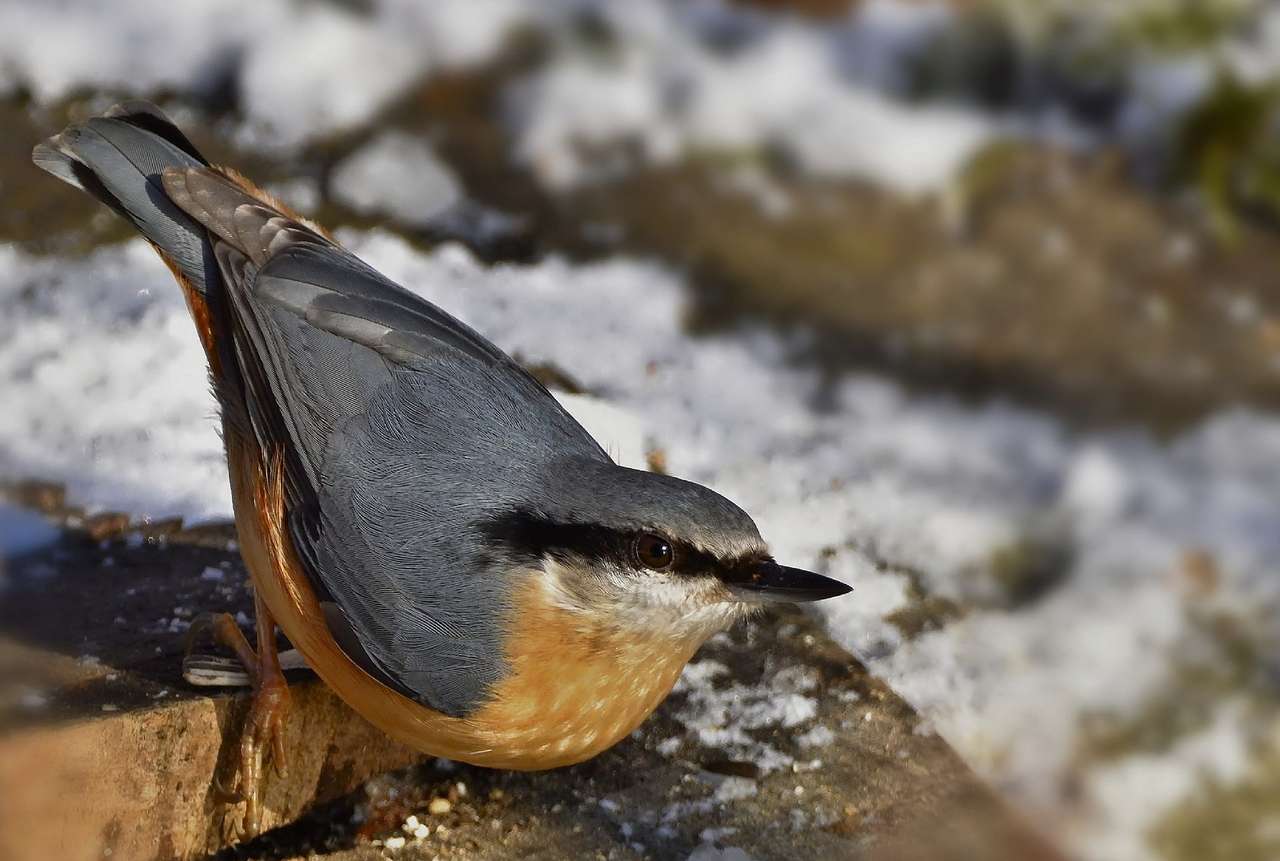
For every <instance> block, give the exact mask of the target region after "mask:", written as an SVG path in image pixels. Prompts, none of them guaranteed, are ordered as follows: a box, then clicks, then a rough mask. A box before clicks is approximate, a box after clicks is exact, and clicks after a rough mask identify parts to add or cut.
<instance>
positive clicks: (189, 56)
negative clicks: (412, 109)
mask: <svg viewBox="0 0 1280 861" xmlns="http://www.w3.org/2000/svg"><path fill="white" fill-rule="evenodd" d="M529 12H530V10H529V8H528V7H527V6H526V5H525V4H522V3H520V2H518V0H433V2H431V3H418V2H414V0H374V2H372V3H371V4H370V9H369V10H368V11H367V12H364V13H361V12H355V11H348V10H347V9H344V8H340V7H338V6H336V5H332V4H323V3H307V4H298V3H292V2H286V0H183V2H180V3H174V2H167V0H113V2H111V3H107V4H104V3H100V2H97V0H60V2H54V3H3V4H0V94H5V93H9V92H12V91H14V90H17V89H18V88H25V89H27V90H29V91H30V92H31V93H32V95H33V96H34V97H35V99H36V100H37V101H39V102H42V103H47V102H54V101H57V100H59V99H62V98H65V97H67V96H69V95H71V94H72V93H74V92H75V91H76V90H78V89H80V88H85V87H94V88H98V89H101V90H106V91H117V92H121V93H127V94H134V95H147V94H151V93H154V92H156V91H158V90H161V89H174V90H179V91H186V92H193V93H201V92H207V91H209V90H211V89H213V88H215V87H217V86H219V85H220V84H221V83H222V82H223V81H225V80H231V81H232V82H234V84H235V86H236V89H237V91H238V92H240V93H241V94H242V96H243V99H244V110H245V112H246V113H247V115H248V119H249V121H250V123H251V124H252V125H254V126H256V127H258V128H260V129H261V130H262V131H263V132H264V133H263V134H262V135H261V136H260V137H259V138H258V140H259V141H260V142H267V141H270V142H271V143H273V144H275V145H277V146H289V145H294V144H298V143H301V142H303V141H305V140H308V139H310V138H314V137H323V136H325V135H328V134H331V133H334V132H340V131H343V130H346V129H350V128H352V127H354V126H357V125H359V124H361V123H363V122H365V121H366V120H368V119H370V118H371V117H373V116H374V115H375V114H376V113H377V112H378V111H379V110H380V109H381V108H382V107H384V106H385V105H386V104H387V103H388V102H389V101H390V100H392V99H393V98H395V97H396V96H398V95H400V94H401V93H402V92H404V90H405V89H406V88H407V87H409V86H410V85H411V84H412V83H414V81H416V80H418V79H420V78H422V77H425V76H426V75H427V74H429V73H430V72H432V71H434V70H437V69H447V68H453V67H457V66H465V65H473V64H477V63H481V62H483V61H484V60H486V59H489V58H490V57H492V56H494V55H495V54H496V53H497V52H498V50H499V49H500V48H501V46H502V44H503V42H504V40H505V39H506V37H507V34H508V33H509V32H510V31H511V30H512V28H513V27H515V26H516V25H517V24H519V23H520V22H522V21H524V20H525V19H526V18H527V17H528V15H529Z"/></svg>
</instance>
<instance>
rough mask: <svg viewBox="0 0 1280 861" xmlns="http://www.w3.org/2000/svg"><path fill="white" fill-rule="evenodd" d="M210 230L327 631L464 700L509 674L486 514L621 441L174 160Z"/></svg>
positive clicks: (466, 707) (177, 189) (440, 703)
mask: <svg viewBox="0 0 1280 861" xmlns="http://www.w3.org/2000/svg"><path fill="white" fill-rule="evenodd" d="M165 187H166V190H167V192H168V193H169V194H170V196H171V197H172V198H173V199H174V200H175V202H176V203H178V205H179V206H180V207H182V209H183V210H184V211H186V212H187V213H188V214H190V215H191V216H192V217H193V218H195V219H196V220H197V221H199V222H200V223H201V224H203V225H204V226H205V227H206V228H207V229H208V230H209V231H210V232H211V233H212V234H213V235H214V236H215V239H214V243H213V245H214V254H215V257H216V258H217V261H218V266H219V270H220V272H221V275H222V278H223V281H224V283H225V286H226V292H227V297H228V305H229V306H230V311H231V313H230V316H231V318H232V319H233V321H234V354H235V359H236V363H237V366H238V368H239V371H240V376H241V377H242V378H243V380H244V390H245V392H244V395H243V397H242V398H241V399H240V400H241V401H242V402H243V403H242V405H240V406H237V407H235V410H236V411H237V412H238V413H239V414H238V415H233V416H230V417H229V418H228V420H229V421H235V422H240V423H242V424H243V426H244V427H243V430H244V431H245V432H246V433H251V434H253V435H254V436H255V437H256V438H257V440H258V442H259V443H260V444H261V445H263V446H264V447H269V448H268V450H280V451H283V452H284V454H285V462H284V466H285V471H286V476H285V479H286V480H285V487H286V497H287V500H286V502H287V505H288V508H289V512H288V516H289V521H290V529H291V533H292V536H293V539H294V543H295V546H296V548H297V550H298V554H299V557H300V559H301V560H302V562H303V565H304V566H305V567H306V569H307V573H308V575H309V576H310V577H311V579H312V581H313V583H315V585H316V587H317V590H318V591H319V592H320V594H321V596H322V598H323V599H324V601H325V608H326V613H327V615H328V617H329V621H330V627H331V630H333V631H334V634H335V637H336V638H337V639H338V641H339V643H340V644H342V645H343V647H344V648H345V649H346V650H347V651H348V653H349V654H351V656H352V657H353V658H354V659H356V660H357V662H359V663H362V664H363V665H365V667H366V668H367V669H369V671H370V672H372V673H373V674H374V675H376V676H378V677H379V678H381V679H382V680H383V681H384V682H386V683H388V684H390V685H392V686H393V687H396V688H397V689H399V690H400V691H402V692H404V693H406V694H407V695H409V696H411V697H413V698H415V699H417V700H419V701H420V702H423V703H425V704H427V705H430V706H431V707H433V708H435V709H438V710H440V711H443V712H445V713H448V714H453V715H462V714H466V713H467V712H469V711H470V710H472V709H473V708H475V707H476V706H478V705H479V704H480V703H481V702H483V700H484V698H485V695H486V694H487V692H488V690H489V689H490V687H491V686H492V685H493V684H494V683H496V682H497V681H498V680H499V679H500V678H501V677H502V675H503V673H504V669H505V668H504V664H503V658H502V649H501V646H502V643H501V637H502V626H503V624H504V620H505V618H506V612H507V609H508V608H507V604H506V602H507V600H508V594H509V589H508V588H507V587H508V585H509V584H508V583H506V582H505V580H504V577H505V576H507V574H506V573H505V572H506V570H507V567H508V566H506V565H504V564H502V563H503V560H501V559H496V558H494V557H493V555H492V553H491V551H490V549H489V548H488V546H487V545H486V543H485V542H484V536H483V524H484V522H485V520H486V518H488V517H491V516H496V515H498V514H500V513H502V512H503V511H504V510H505V509H507V508H510V507H512V506H514V505H516V504H519V503H520V502H521V501H522V500H524V499H525V498H527V495H528V493H529V492H530V491H531V489H532V487H533V486H534V485H535V484H536V481H537V477H538V475H539V474H540V473H541V472H544V471H545V470H546V468H547V465H548V464H551V463H554V462H556V461H558V460H564V459H571V458H572V459H582V458H586V459H591V460H601V461H607V460H608V456H607V455H606V454H605V453H604V451H603V450H602V449H601V448H600V447H599V446H598V445H597V444H596V443H595V441H594V440H592V439H591V437H590V435H589V434H587V433H586V431H585V430H583V429H582V427H581V426H580V425H578V423H577V422H576V421H574V419H573V418H572V417H571V416H569V415H568V413H566V412H565V411H564V409H563V408H562V407H561V406H560V405H559V404H558V403H557V402H556V400H555V399H554V398H553V397H552V396H551V395H550V394H549V393H548V392H547V391H546V389H545V388H543V387H542V386H541V385H540V384H539V383H538V382H537V381H536V380H534V379H533V378H532V377H531V376H529V375H528V374H527V373H526V372H525V371H524V370H523V369H521V368H520V367H519V366H518V365H517V364H516V363H515V362H514V361H512V360H511V359H510V358H509V357H508V356H507V355H506V354H505V353H503V352H502V351H501V350H499V349H498V348H497V347H495V346H494V345H493V344H492V343H490V342H489V341H487V340H486V339H485V338H483V337H482V336H480V335H479V334H478V333H476V332H475V331H474V330H472V329H471V328H469V327H467V326H465V325H464V324H462V323H461V322H459V321H458V320H456V319H454V318H453V317H451V316H449V315H448V314H447V313H445V312H444V311H442V310H441V309H439V308H437V307H436V306H434V305H432V304H431V303H429V302H427V301H426V300H424V299H422V298H421V297H418V296H416V295H415V294H413V293H411V292H409V291H407V290H405V289H404V288H402V287H400V286H398V285H396V284H394V283H393V282H391V281H390V280H388V279H386V278H385V277H383V276H382V275H380V274H379V273H377V272H376V271H374V270H373V269H371V268H370V267H368V266H367V265H365V264H364V263H362V262H361V261H360V260H358V259H357V258H355V257H354V256H353V255H351V254H350V253H349V252H346V251H345V250H343V249H341V248H339V247H338V246H336V245H334V244H333V243H331V242H329V241H328V240H326V239H324V238H323V237H320V236H319V235H317V234H315V233H314V232H312V231H310V230H308V229H307V228H305V227H304V226H302V225H300V224H298V223H297V222H294V221H292V220H290V219H288V218H286V217H285V216H282V215H281V214H280V213H279V212H277V211H275V210H274V209H272V208H271V207H268V206H265V205H263V204H262V203H260V202H259V201H257V200H254V199H252V198H249V197H248V196H247V195H246V194H245V192H244V191H243V190H241V189H240V188H239V187H238V186H236V185H234V184H233V183H230V182H229V181H228V180H226V179H225V178H223V177H221V176H219V175H218V174H216V173H214V172H211V171H207V170H197V169H192V170H188V171H186V172H185V173H184V174H183V175H182V176H168V175H166V177H165Z"/></svg>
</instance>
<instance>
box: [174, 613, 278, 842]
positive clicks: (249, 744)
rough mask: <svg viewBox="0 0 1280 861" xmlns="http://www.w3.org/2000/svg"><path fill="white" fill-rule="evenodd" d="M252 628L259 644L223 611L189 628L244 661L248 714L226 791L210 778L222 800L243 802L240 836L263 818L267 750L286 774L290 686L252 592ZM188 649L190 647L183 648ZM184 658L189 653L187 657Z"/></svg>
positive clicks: (269, 623) (272, 628)
mask: <svg viewBox="0 0 1280 861" xmlns="http://www.w3.org/2000/svg"><path fill="white" fill-rule="evenodd" d="M254 611H255V612H254V615H255V622H254V627H255V629H256V633H257V640H258V648H257V651H256V652H255V651H254V649H253V647H252V646H250V645H249V641H248V640H247V639H246V638H245V636H244V633H243V632H242V631H241V630H240V626H239V625H237V624H236V622H235V619H233V618H232V617H231V616H230V615H229V614H227V613H221V614H219V615H217V616H212V617H202V618H201V619H200V620H199V621H198V622H197V623H196V624H195V625H193V626H192V635H193V636H192V637H191V639H189V643H190V642H192V641H193V640H194V634H195V633H196V632H203V631H205V630H208V631H209V632H210V633H211V634H212V636H213V638H214V639H215V640H216V641H217V642H218V643H220V644H221V645H223V646H226V647H227V648H229V649H231V650H232V651H233V652H234V653H235V654H236V657H238V658H239V659H240V662H241V663H242V664H243V665H244V668H245V672H246V673H248V675H249V681H250V684H252V686H253V698H252V699H251V700H250V702H249V713H248V714H247V715H246V716H245V720H244V725H243V727H242V729H241V731H240V743H239V749H238V761H237V771H236V776H235V778H234V780H233V782H232V784H231V788H230V790H228V789H225V788H223V787H222V786H221V785H220V784H219V783H217V782H216V781H215V789H216V790H217V792H218V795H219V797H220V799H221V800H223V801H225V802H229V803H239V802H241V801H243V802H244V804H245V811H244V821H243V828H241V829H238V830H239V831H241V833H242V834H256V833H258V830H259V825H260V823H261V816H262V805H261V798H260V794H261V789H262V777H263V773H262V772H263V769H262V766H263V759H264V757H265V756H266V755H267V748H268V747H269V748H270V755H271V761H272V765H273V766H274V768H275V770H276V773H277V774H279V775H282V776H283V775H284V774H285V754H284V719H285V716H286V714H287V713H288V711H289V685H288V682H287V681H286V680H285V677H284V672H283V671H282V670H281V668H280V656H279V654H278V652H277V651H276V624H275V619H274V617H272V615H271V611H270V610H269V609H267V605H266V603H265V602H264V601H263V600H262V599H261V597H259V596H257V595H255V596H254ZM188 648H190V646H188ZM188 657H189V658H190V657H191V656H188Z"/></svg>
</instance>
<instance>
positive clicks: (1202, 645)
mask: <svg viewBox="0 0 1280 861" xmlns="http://www.w3.org/2000/svg"><path fill="white" fill-rule="evenodd" d="M1189 617H1190V618H1189V621H1190V622H1191V624H1192V626H1193V628H1194V629H1195V631H1196V634H1197V637H1196V639H1195V641H1194V642H1195V645H1196V646H1197V647H1199V648H1195V649H1187V650H1186V651H1191V652H1194V653H1195V655H1194V657H1191V656H1188V657H1184V658H1182V659H1181V660H1179V661H1178V662H1177V663H1176V665H1175V668H1174V672H1173V678H1172V681H1171V682H1170V683H1169V684H1168V685H1167V686H1166V687H1165V688H1163V689H1162V690H1160V691H1159V692H1157V693H1156V694H1154V695H1153V696H1152V697H1151V698H1150V699H1149V700H1148V701H1147V702H1146V703H1145V704H1144V705H1143V706H1142V708H1140V709H1139V710H1138V711H1137V712H1136V713H1134V714H1131V715H1126V716H1117V715H1113V714H1101V713H1099V714H1092V715H1086V716H1085V717H1084V719H1083V721H1082V725H1081V728H1080V742H1079V744H1078V747H1077V753H1076V758H1077V761H1078V762H1080V763H1084V764H1087V763H1091V762H1099V761H1114V760H1118V759H1121V758H1123V757H1126V756H1132V755H1134V754H1158V753H1163V752H1165V751H1167V750H1169V749H1170V748H1172V747H1173V745H1174V744H1176V743H1177V742H1178V741H1179V740H1181V739H1183V738H1186V737H1188V736H1190V735H1192V734H1193V733H1195V732H1198V731H1200V730H1202V729H1204V728H1205V727H1207V726H1208V725H1209V722H1210V721H1211V720H1212V719H1213V715H1214V713H1215V711H1216V710H1217V708H1218V707H1219V706H1220V705H1221V704H1222V703H1223V701H1225V700H1226V699H1227V698H1229V697H1244V698H1245V699H1246V700H1247V701H1249V702H1251V703H1253V704H1254V705H1257V706H1259V707H1261V708H1263V709H1267V710H1280V692H1278V691H1277V690H1276V689H1275V686H1274V683H1273V681H1272V680H1271V679H1270V678H1269V676H1268V673H1267V668H1266V663H1265V657H1264V654H1263V652H1262V651H1261V650H1260V649H1259V646H1258V641H1257V638H1256V637H1255V636H1254V634H1253V631H1254V630H1255V629H1254V626H1253V625H1251V624H1250V623H1249V620H1247V619H1244V618H1241V617H1240V616H1238V615H1235V614H1230V613H1202V612H1197V611H1194V610H1192V611H1190V612H1189Z"/></svg>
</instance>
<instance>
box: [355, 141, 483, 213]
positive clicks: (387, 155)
mask: <svg viewBox="0 0 1280 861" xmlns="http://www.w3.org/2000/svg"><path fill="white" fill-rule="evenodd" d="M331 187H332V190H333V195H334V197H336V198H337V199H338V201H339V202H341V203H343V204H344V205H346V206H349V207H351V208H352V209H353V210H355V211H356V212H358V213H360V214H362V215H375V214H377V215H388V216H390V217H391V218H393V219H395V220H396V221H397V222H399V223H400V224H403V225H406V226H409V227H425V226H427V225H429V224H431V222H432V220H433V218H434V217H435V216H438V215H440V214H441V213H443V212H446V211H447V210H449V209H450V208H452V207H454V206H456V205H457V204H458V203H459V202H460V201H461V199H462V187H461V185H460V184H459V182H458V179H457V177H456V176H454V174H453V171H451V170H450V169H449V167H448V165H445V164H444V163H443V162H441V161H440V159H438V158H437V157H436V155H435V153H434V152H433V151H432V149H431V147H430V146H428V145H427V143H426V142H425V141H422V140H421V139H419V138H416V137H413V136H411V135H408V134H405V133H403V132H384V133H383V134H381V135H379V136H378V137H376V138H374V140H373V141H371V142H370V143H368V144H365V145H364V146H363V147H361V148H360V149H358V150H357V151H356V152H354V153H353V154H352V155H350V156H348V157H347V158H346V159H345V160H343V161H342V162H341V163H340V164H339V165H338V166H337V168H336V169H335V170H334V174H333V178H332V180H331Z"/></svg>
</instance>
